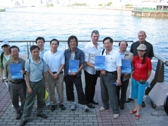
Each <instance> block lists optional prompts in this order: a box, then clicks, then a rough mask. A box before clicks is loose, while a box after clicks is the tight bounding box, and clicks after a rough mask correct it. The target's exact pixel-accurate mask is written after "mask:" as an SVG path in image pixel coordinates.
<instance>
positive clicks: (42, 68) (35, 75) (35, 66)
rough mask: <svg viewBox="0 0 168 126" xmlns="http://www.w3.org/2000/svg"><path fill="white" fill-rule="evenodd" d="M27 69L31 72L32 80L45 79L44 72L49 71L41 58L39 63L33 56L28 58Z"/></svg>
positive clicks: (30, 77)
mask: <svg viewBox="0 0 168 126" xmlns="http://www.w3.org/2000/svg"><path fill="white" fill-rule="evenodd" d="M25 71H26V72H28V73H29V79H30V81H31V82H38V81H40V80H41V79H43V73H44V72H47V65H46V63H45V62H44V60H42V59H41V58H40V61H39V62H38V63H36V62H34V60H33V59H32V58H31V59H27V60H26V63H25Z"/></svg>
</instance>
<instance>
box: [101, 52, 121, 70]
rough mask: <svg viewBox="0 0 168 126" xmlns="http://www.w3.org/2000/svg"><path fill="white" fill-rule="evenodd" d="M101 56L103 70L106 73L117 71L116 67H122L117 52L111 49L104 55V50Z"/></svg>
mask: <svg viewBox="0 0 168 126" xmlns="http://www.w3.org/2000/svg"><path fill="white" fill-rule="evenodd" d="M103 56H105V70H106V71H108V72H114V71H117V67H118V66H122V62H121V55H120V53H119V52H118V51H117V50H114V49H112V50H111V52H110V53H109V54H106V50H104V53H103Z"/></svg>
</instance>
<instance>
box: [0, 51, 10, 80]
mask: <svg viewBox="0 0 168 126" xmlns="http://www.w3.org/2000/svg"><path fill="white" fill-rule="evenodd" d="M1 55H2V53H1V54H0V68H1V69H3V67H4V66H5V63H6V62H7V61H8V60H7V59H6V58H5V56H4V55H3V59H2V61H1ZM9 56H10V55H9ZM9 59H11V56H10V58H9ZM2 76H3V77H4V70H3V71H2Z"/></svg>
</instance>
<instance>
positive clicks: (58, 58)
mask: <svg viewBox="0 0 168 126" xmlns="http://www.w3.org/2000/svg"><path fill="white" fill-rule="evenodd" d="M43 59H44V61H45V62H46V64H47V65H48V66H49V68H50V70H51V71H52V72H58V70H59V68H60V67H61V65H63V64H65V56H64V52H63V51H59V50H57V52H56V53H52V52H51V50H48V51H47V52H45V53H44V56H43Z"/></svg>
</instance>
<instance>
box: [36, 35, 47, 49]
mask: <svg viewBox="0 0 168 126" xmlns="http://www.w3.org/2000/svg"><path fill="white" fill-rule="evenodd" d="M44 43H45V39H44V38H43V37H37V38H36V44H37V46H38V47H39V48H40V49H43V48H44Z"/></svg>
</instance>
